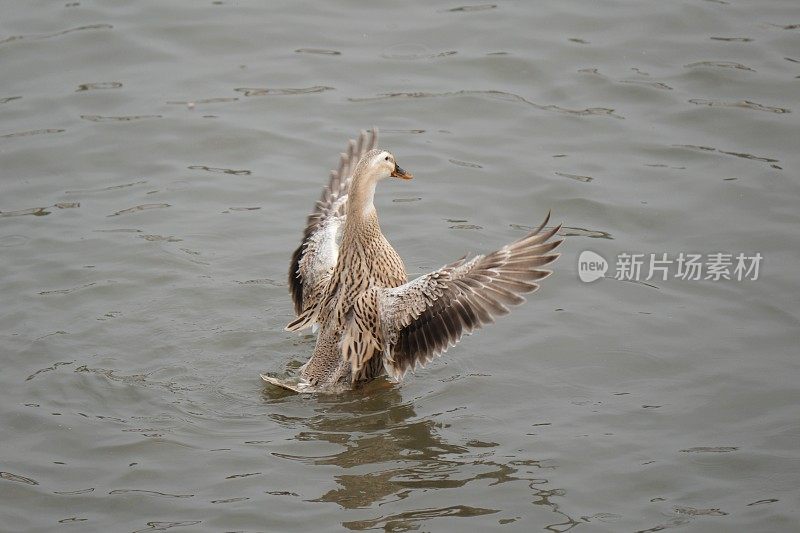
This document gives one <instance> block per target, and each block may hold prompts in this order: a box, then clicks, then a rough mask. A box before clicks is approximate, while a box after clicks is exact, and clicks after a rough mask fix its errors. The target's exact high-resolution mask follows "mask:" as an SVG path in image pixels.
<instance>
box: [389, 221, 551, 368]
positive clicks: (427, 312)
mask: <svg viewBox="0 0 800 533" xmlns="http://www.w3.org/2000/svg"><path fill="white" fill-rule="evenodd" d="M549 219H550V215H549V214H548V215H547V218H546V219H545V221H544V222H543V223H542V225H541V226H539V228H537V229H536V230H535V231H534V232H532V233H530V234H528V235H526V236H525V237H523V238H521V239H519V240H518V241H516V242H514V243H511V244H509V245H507V246H504V247H503V248H501V249H499V250H497V251H496V252H492V253H490V254H487V255H479V256H477V257H474V258H472V259H470V260H469V261H465V260H464V259H461V260H459V261H456V262H454V263H451V264H449V265H446V266H444V267H442V268H440V269H439V270H436V271H434V272H431V273H430V274H426V275H424V276H421V277H419V278H417V279H415V280H413V281H410V282H408V283H406V284H405V285H401V286H400V287H396V288H393V289H384V290H383V293H382V297H381V302H380V304H381V319H382V329H383V340H384V343H385V345H384V350H383V352H384V367H385V368H386V371H387V373H388V374H390V375H391V376H393V377H395V378H398V379H399V378H402V376H403V375H404V374H405V373H406V372H407V371H408V370H410V369H411V370H413V369H414V368H415V367H416V366H417V365H421V366H424V365H425V364H427V363H428V362H430V361H431V360H432V359H433V358H434V357H436V356H439V355H441V354H442V353H443V352H445V351H447V349H448V348H449V347H451V346H455V344H456V343H457V342H458V341H459V339H461V337H462V336H463V335H464V334H470V333H472V332H473V331H474V330H476V329H478V328H480V327H481V326H483V325H485V324H489V323H492V322H494V317H496V316H499V315H504V314H507V313H508V312H509V309H508V308H509V306H514V305H519V304H521V303H522V302H524V301H525V298H523V297H522V296H521V295H522V294H525V293H531V292H533V291H535V290H537V289H538V288H539V283H538V282H539V281H541V280H542V279H544V278H546V277H547V276H549V275H550V274H551V273H552V272H551V271H550V270H546V269H542V268H541V267H543V266H545V265H548V264H550V263H552V262H553V261H555V260H556V259H557V258H558V256H559V255H560V254H558V253H552V251H553V249H555V248H556V247H557V246H558V245H559V244H561V243H562V242H563V240H562V239H556V240H551V239H552V238H553V236H554V235H555V234H556V233H557V232H558V230H559V229H560V228H561V226H557V227H555V228H552V229H549V230H544V227H545V225H546V224H547V222H548V221H549Z"/></svg>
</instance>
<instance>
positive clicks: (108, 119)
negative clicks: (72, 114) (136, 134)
mask: <svg viewBox="0 0 800 533" xmlns="http://www.w3.org/2000/svg"><path fill="white" fill-rule="evenodd" d="M81 118H82V119H83V120H88V121H90V122H133V121H135V120H147V119H150V118H163V117H162V116H161V115H120V116H102V115H81Z"/></svg>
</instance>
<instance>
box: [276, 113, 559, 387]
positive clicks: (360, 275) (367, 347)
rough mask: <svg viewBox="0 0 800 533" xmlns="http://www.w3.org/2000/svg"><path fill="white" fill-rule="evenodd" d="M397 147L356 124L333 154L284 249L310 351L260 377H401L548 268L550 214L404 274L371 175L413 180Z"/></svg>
mask: <svg viewBox="0 0 800 533" xmlns="http://www.w3.org/2000/svg"><path fill="white" fill-rule="evenodd" d="M412 178H413V175H412V174H411V173H410V172H408V171H406V170H405V169H403V168H402V167H400V166H399V165H398V164H397V160H396V159H395V156H394V155H393V154H392V153H391V152H389V151H387V150H384V149H382V148H378V132H377V129H375V128H373V129H372V130H370V131H361V132H360V135H359V136H358V137H357V139H350V141H349V143H348V146H347V151H346V152H344V153H342V154H340V160H339V167H338V169H337V170H332V171H331V172H330V176H329V179H328V184H327V186H326V187H325V188H324V189H323V192H322V196H321V197H320V199H319V200H318V201H317V202H316V204H315V206H314V210H313V212H312V213H311V214H310V215H309V216H308V218H307V221H306V227H305V230H304V231H303V237H302V240H301V242H300V245H299V246H298V247H297V249H296V250H295V251H294V253H293V254H292V257H291V262H290V267H289V276H288V277H289V280H288V281H289V292H290V294H291V298H292V302H293V304H294V311H295V316H296V317H295V319H294V320H292V321H291V322H290V323H289V324H288V325H287V326H286V328H285V329H286V330H287V331H290V332H300V331H303V330H305V329H307V328H311V330H312V332H315V333H316V334H317V338H316V343H315V345H314V350H313V353H312V355H311V358H310V359H309V360H308V361H307V362H306V363H305V364H303V365H302V366H301V367H300V368H299V371H298V373H297V374H296V375H295V376H293V377H291V378H283V377H278V376H275V375H272V374H262V375H261V377H262V379H263V380H264V381H266V382H268V383H271V384H273V385H277V386H279V387H282V388H285V389H289V390H292V391H295V392H301V393H317V392H322V393H325V392H328V393H335V392H341V391H345V390H351V389H355V388H358V387H360V386H361V385H363V384H365V383H367V382H369V381H371V380H373V379H375V378H377V377H379V376H383V375H387V376H388V377H389V378H391V380H393V381H395V382H400V381H402V379H403V377H404V376H405V375H406V373H407V372H408V371H414V370H415V369H417V368H420V367H425V365H427V364H428V363H430V362H431V361H432V360H434V359H435V358H436V357H438V356H440V355H442V354H443V353H445V352H446V351H447V350H448V349H449V348H451V347H453V346H455V345H456V343H458V342H459V340H460V339H461V338H462V337H463V336H464V335H469V334H471V333H473V332H474V331H475V330H477V329H479V328H481V327H483V326H486V325H488V324H491V323H493V322H494V320H495V318H496V317H498V316H501V315H505V314H508V312H509V308H510V307H513V306H517V305H520V304H522V303H523V302H525V298H524V297H523V296H522V295H523V294H529V293H533V292H535V291H536V290H538V289H539V283H540V282H541V281H542V280H543V279H545V278H547V277H548V276H550V274H551V273H552V271H551V270H549V269H547V268H543V267H546V266H548V265H550V264H551V263H553V262H554V261H555V260H556V259H558V257H559V256H560V254H559V253H557V252H554V251H553V250H554V249H555V248H557V247H558V246H559V245H560V244H561V243H562V242H563V239H559V238H554V237H556V235H557V233H558V231H559V230H560V229H561V226H560V225H557V226H554V227H552V228H549V229H548V228H547V224H548V222H549V219H550V213H549V212H548V214H547V216H546V217H545V219H544V222H542V223H541V225H539V227H538V228H536V229H535V230H534V231H532V232H530V233H528V234H527V235H525V236H523V237H521V238H519V239H517V240H516V241H514V242H512V243H510V244H507V245H505V246H503V247H502V248H499V249H498V250H495V251H493V252H491V253H487V254H482V255H477V256H474V257H472V258H470V259H467V257H466V256H464V257H462V258H460V259H458V260H456V261H454V262H451V263H449V264H446V265H444V266H443V267H441V268H439V269H438V270H434V271H433V272H429V273H427V274H424V275H422V276H419V277H417V278H415V279H413V280H411V281H409V280H408V275H407V273H406V269H405V265H404V264H403V260H402V258H401V257H400V255H399V254H398V253H397V251H396V250H395V249H394V248H393V247H392V245H391V244H390V243H389V241H388V240H387V239H386V237H385V236H384V234H383V232H382V231H381V227H380V223H379V220H378V213H377V211H376V210H375V205H374V197H375V189H376V186H377V185H378V182H380V181H382V180H385V179H400V180H410V179H412Z"/></svg>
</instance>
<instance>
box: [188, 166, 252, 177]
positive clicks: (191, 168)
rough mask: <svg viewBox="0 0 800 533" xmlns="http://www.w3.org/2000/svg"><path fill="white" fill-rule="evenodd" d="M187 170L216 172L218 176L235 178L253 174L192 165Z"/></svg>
mask: <svg viewBox="0 0 800 533" xmlns="http://www.w3.org/2000/svg"><path fill="white" fill-rule="evenodd" d="M186 168H188V169H189V170H205V171H206V172H214V173H217V174H231V175H233V176H249V175H250V174H252V173H253V172H252V171H250V170H234V169H232V168H217V167H208V166H206V165H191V166H189V167H186Z"/></svg>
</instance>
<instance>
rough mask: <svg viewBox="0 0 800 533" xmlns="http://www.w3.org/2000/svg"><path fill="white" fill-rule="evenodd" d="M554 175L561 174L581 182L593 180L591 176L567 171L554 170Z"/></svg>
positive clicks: (563, 176)
mask: <svg viewBox="0 0 800 533" xmlns="http://www.w3.org/2000/svg"><path fill="white" fill-rule="evenodd" d="M555 175H556V176H561V177H562V178H569V179H571V180H575V181H581V182H583V183H589V182H590V181H592V180H594V178H593V177H591V176H581V175H580V174H568V173H567V172H555Z"/></svg>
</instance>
